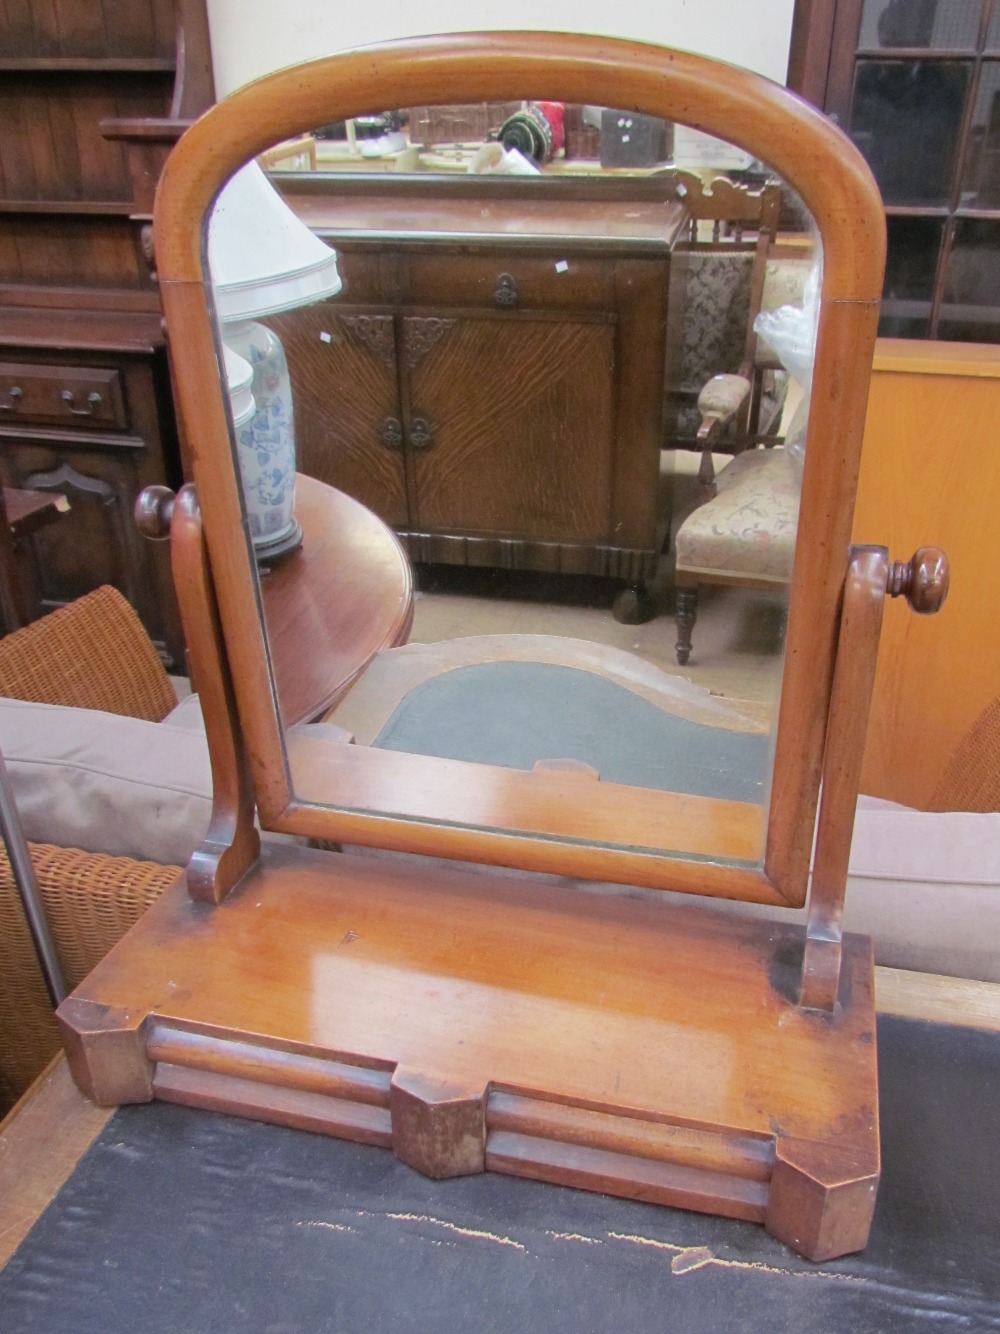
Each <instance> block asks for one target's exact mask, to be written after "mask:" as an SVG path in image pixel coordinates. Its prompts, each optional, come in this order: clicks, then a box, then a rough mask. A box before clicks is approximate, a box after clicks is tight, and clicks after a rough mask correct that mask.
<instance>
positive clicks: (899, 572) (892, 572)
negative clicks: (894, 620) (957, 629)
mask: <svg viewBox="0 0 1000 1334" xmlns="http://www.w3.org/2000/svg"><path fill="white" fill-rule="evenodd" d="M948 578H949V575H948V557H947V556H946V555H945V554H944V552H943V551H942V550H941V548H940V547H918V548H917V550H916V551H915V552H914V553H913V557H912V559H910V560H908V561H903V560H895V561H893V562H892V564H891V565H890V567H889V582H888V585H887V587H886V592H887V593H888V595H889V597H892V598H898V597H905V598H906V600H907V602H908V603H909V604H910V606H911V607H912V608H913V610H914V611H916V612H920V614H921V615H923V616H931V615H933V613H934V612H936V611H938V610H939V608H940V607H941V605H942V603H943V602H944V600H945V598H946V597H947V596H948Z"/></svg>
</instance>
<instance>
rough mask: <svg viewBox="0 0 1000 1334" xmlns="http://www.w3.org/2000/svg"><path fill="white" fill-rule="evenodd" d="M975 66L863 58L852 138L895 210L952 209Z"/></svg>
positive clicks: (856, 86) (961, 62) (858, 72)
mask: <svg viewBox="0 0 1000 1334" xmlns="http://www.w3.org/2000/svg"><path fill="white" fill-rule="evenodd" d="M971 68H972V64H971V61H965V60H919V61H918V60H859V61H858V63H857V68H856V71H855V80H854V106H853V109H852V113H851V130H850V132H851V138H852V139H853V140H854V142H855V143H856V144H857V145H858V147H859V148H860V149H861V151H862V153H863V154H864V155H865V157H866V158H867V159H868V163H869V165H870V167H871V169H872V171H873V172H874V173H875V179H876V180H877V181H878V184H879V189H880V190H881V191H882V198H883V199H884V200H885V202H886V203H887V204H909V205H933V204H940V205H945V204H947V203H948V201H949V198H950V195H951V187H952V181H953V178H954V173H955V165H956V159H957V155H958V137H959V131H960V128H961V123H962V107H963V103H964V101H965V93H966V89H967V87H968V84H969V73H970V70H971Z"/></svg>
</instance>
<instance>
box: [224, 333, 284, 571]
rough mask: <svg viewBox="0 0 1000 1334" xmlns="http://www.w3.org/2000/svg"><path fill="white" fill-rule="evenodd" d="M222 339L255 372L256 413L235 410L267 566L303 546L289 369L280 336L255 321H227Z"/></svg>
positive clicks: (247, 492)
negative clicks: (298, 516)
mask: <svg viewBox="0 0 1000 1334" xmlns="http://www.w3.org/2000/svg"><path fill="white" fill-rule="evenodd" d="M222 335H223V338H224V340H225V343H226V346H227V347H228V348H230V349H231V350H232V351H233V352H235V353H236V354H237V355H238V356H239V357H242V358H243V360H244V361H245V362H248V363H249V365H250V367H251V369H252V372H253V379H252V381H251V384H250V390H251V393H252V395H253V410H252V412H247V411H246V410H245V409H244V410H243V411H242V412H241V417H242V420H239V419H236V412H235V407H234V425H235V427H236V451H237V457H238V459H239V465H240V475H241V477H242V480H243V495H244V500H245V504H246V513H247V522H248V525H249V529H250V536H251V538H252V540H253V545H254V552H255V554H256V556H257V559H258V560H259V561H262V562H267V561H269V560H274V559H276V558H277V557H278V556H282V555H285V554H286V553H288V552H290V551H294V550H295V549H296V548H297V547H298V546H300V545H301V543H302V529H301V528H300V526H299V524H298V523H297V522H296V519H295V513H294V510H295V417H294V411H293V407H292V387H291V382H290V380H289V377H288V365H287V363H286V361H285V351H284V348H283V347H282V346H281V341H280V339H279V338H278V336H277V334H275V333H274V332H273V330H271V329H268V328H267V326H266V325H263V324H259V323H258V322H257V321H256V320H234V321H227V322H226V323H225V324H224V325H223V327H222ZM230 388H231V394H232V392H233V390H232V386H231V387H230Z"/></svg>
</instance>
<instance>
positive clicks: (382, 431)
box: [378, 417, 403, 449]
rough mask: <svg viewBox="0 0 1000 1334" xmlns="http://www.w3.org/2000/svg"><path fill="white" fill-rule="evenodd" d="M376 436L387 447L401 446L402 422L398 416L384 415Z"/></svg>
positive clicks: (397, 447)
mask: <svg viewBox="0 0 1000 1334" xmlns="http://www.w3.org/2000/svg"><path fill="white" fill-rule="evenodd" d="M378 438H379V439H380V440H381V441H382V443H383V445H385V446H386V447H387V448H388V449H402V448H403V424H402V422H401V421H400V420H399V418H398V417H386V419H385V421H383V423H382V425H381V426H380V427H379V428H378Z"/></svg>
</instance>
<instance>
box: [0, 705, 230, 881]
mask: <svg viewBox="0 0 1000 1334" xmlns="http://www.w3.org/2000/svg"><path fill="white" fill-rule="evenodd" d="M0 750H2V752H3V756H4V759H5V761H6V763H7V769H8V771H9V773H10V776H11V782H12V786H13V788H14V799H15V801H16V803H17V809H18V812H19V814H20V817H21V824H22V827H23V829H24V833H25V837H26V838H28V839H30V840H32V841H33V842H38V843H55V844H57V845H59V846H61V847H69V848H82V849H83V850H84V851H87V852H107V853H112V854H115V855H118V856H128V857H139V858H143V859H145V860H148V861H157V862H163V863H165V864H167V865H171V864H172V865H177V866H183V865H185V864H186V862H187V861H188V858H189V857H190V856H191V853H192V851H193V849H194V848H195V847H196V846H197V844H198V843H199V842H200V840H201V838H202V837H203V835H204V833H205V830H206V829H207V828H208V821H209V817H210V815H211V811H212V773H211V767H210V765H209V758H208V745H207V743H206V741H205V735H204V732H201V731H198V730H195V729H192V728H186V727H174V726H171V725H170V724H169V723H167V722H162V723H150V722H145V721H144V720H142V719H140V718H124V717H121V716H119V715H117V714H110V713H102V712H100V711H99V710H97V709H73V708H63V707H60V706H57V705H52V704H29V703H24V702H22V701H21V700H12V699H2V698H0Z"/></svg>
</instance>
